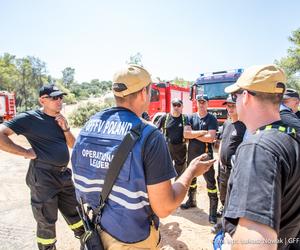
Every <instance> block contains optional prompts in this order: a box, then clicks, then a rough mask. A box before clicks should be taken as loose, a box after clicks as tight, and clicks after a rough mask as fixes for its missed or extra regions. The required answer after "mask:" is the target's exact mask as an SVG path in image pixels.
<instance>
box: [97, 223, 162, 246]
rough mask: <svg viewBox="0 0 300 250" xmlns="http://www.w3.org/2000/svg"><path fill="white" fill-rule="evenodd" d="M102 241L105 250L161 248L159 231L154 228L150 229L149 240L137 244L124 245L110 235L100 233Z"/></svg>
mask: <svg viewBox="0 0 300 250" xmlns="http://www.w3.org/2000/svg"><path fill="white" fill-rule="evenodd" d="M100 236H101V240H102V242H103V246H104V249H105V250H142V249H143V250H146V249H147V250H158V249H160V248H159V246H158V245H159V231H158V230H156V229H155V227H154V226H151V227H150V235H149V237H148V238H147V239H145V240H143V241H140V242H137V243H132V244H128V243H124V242H121V241H118V240H116V239H115V238H113V237H112V236H110V235H109V234H108V233H106V232H104V231H102V232H101V233H100Z"/></svg>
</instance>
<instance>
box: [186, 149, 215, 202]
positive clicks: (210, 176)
mask: <svg viewBox="0 0 300 250" xmlns="http://www.w3.org/2000/svg"><path fill="white" fill-rule="evenodd" d="M201 154H203V152H197V151H193V150H191V149H189V150H188V161H187V163H188V164H190V162H191V161H192V160H193V159H195V158H196V157H198V156H199V155H201ZM209 155H210V158H211V159H212V158H213V153H212V152H209ZM203 177H204V180H205V182H206V188H207V192H208V196H209V197H211V196H212V197H215V196H217V192H218V190H217V186H216V179H215V169H214V167H213V166H212V167H211V168H210V169H209V170H208V171H207V172H206V173H204V174H203ZM196 189H197V178H196V177H195V178H193V180H192V183H191V186H190V191H191V190H196Z"/></svg>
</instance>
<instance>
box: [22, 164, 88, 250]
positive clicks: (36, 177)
mask: <svg viewBox="0 0 300 250" xmlns="http://www.w3.org/2000/svg"><path fill="white" fill-rule="evenodd" d="M62 170H64V171H62ZM26 183H27V185H28V186H29V188H30V191H31V207H32V212H33V216H34V218H35V220H36V222H37V243H38V247H39V249H42V250H48V249H55V242H56V233H55V223H56V221H57V211H58V210H59V211H60V212H61V214H62V215H63V217H64V218H65V220H66V221H67V223H68V225H69V227H70V228H71V229H72V230H73V231H74V234H75V236H77V237H80V236H81V235H82V234H83V232H84V229H83V224H82V221H81V219H80V217H79V215H78V213H77V210H76V206H77V205H78V204H77V200H76V196H75V189H74V185H73V181H72V179H71V169H69V168H59V167H54V166H49V165H46V164H44V163H41V162H38V161H36V160H32V161H30V165H29V169H28V172H27V176H26Z"/></svg>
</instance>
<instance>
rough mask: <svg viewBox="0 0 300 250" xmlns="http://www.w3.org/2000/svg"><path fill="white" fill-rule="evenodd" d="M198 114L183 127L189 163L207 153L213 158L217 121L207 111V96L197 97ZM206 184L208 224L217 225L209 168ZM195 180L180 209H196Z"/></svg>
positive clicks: (213, 175) (213, 174) (205, 175)
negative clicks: (187, 141) (187, 143)
mask: <svg viewBox="0 0 300 250" xmlns="http://www.w3.org/2000/svg"><path fill="white" fill-rule="evenodd" d="M196 100H197V107H198V112H197V113H194V114H193V115H192V116H191V117H189V119H188V121H187V124H186V126H185V127H184V137H185V138H186V139H189V145H188V160H187V162H188V163H190V162H191V161H192V160H193V159H194V158H195V157H197V156H199V155H201V154H203V153H208V154H209V155H210V157H211V158H213V148H212V142H213V141H214V140H215V136H216V131H217V130H218V121H217V119H216V118H215V117H214V116H213V115H212V114H209V113H208V111H207V106H208V97H207V95H197V96H196ZM204 179H205V181H206V184H207V192H208V197H209V222H210V223H211V224H215V223H217V209H218V194H217V186H216V179H215V170H214V168H210V169H209V171H208V172H206V173H205V174H204ZM196 193H197V178H194V179H193V181H192V184H191V186H190V189H189V197H188V200H187V201H186V203H184V204H182V205H181V208H182V209H188V208H192V207H196V206H197V203H196Z"/></svg>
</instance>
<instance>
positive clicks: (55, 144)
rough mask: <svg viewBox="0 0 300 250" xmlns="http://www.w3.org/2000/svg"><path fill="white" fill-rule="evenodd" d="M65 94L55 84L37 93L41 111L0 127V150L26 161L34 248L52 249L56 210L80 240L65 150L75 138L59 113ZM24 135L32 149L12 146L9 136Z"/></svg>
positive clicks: (53, 247) (42, 88) (71, 144)
mask: <svg viewBox="0 0 300 250" xmlns="http://www.w3.org/2000/svg"><path fill="white" fill-rule="evenodd" d="M64 95H66V94H65V93H63V92H62V91H60V90H59V89H58V88H57V87H56V86H55V85H53V84H50V85H44V86H43V87H41V88H40V91H39V96H40V97H39V103H40V105H41V106H42V109H38V110H32V111H27V112H23V113H21V114H19V115H17V116H16V117H15V118H14V119H13V120H11V121H8V122H5V123H4V124H3V125H0V149H2V150H4V151H6V152H9V153H12V154H15V155H20V156H23V157H25V158H26V159H30V163H29V169H28V172H27V176H26V184H27V185H28V187H29V188H30V192H31V206H32V212H33V215H34V218H35V220H36V222H37V243H38V248H39V249H43V250H52V249H56V248H55V242H56V235H55V222H56V220H57V210H58V209H59V210H60V212H61V213H62V214H63V216H64V218H65V219H66V221H67V223H68V224H69V227H70V228H71V229H72V230H73V231H74V234H75V236H77V237H80V236H81V235H82V233H83V232H84V230H83V224H82V221H81V219H80V217H79V216H78V214H77V211H76V206H77V201H76V197H75V190H74V186H73V182H72V179H71V169H69V168H68V167H67V165H68V162H69V150H68V147H70V148H72V147H73V144H74V141H75V138H74V136H73V134H72V133H71V131H70V127H69V126H68V123H67V120H66V119H65V118H64V117H63V115H62V114H61V113H60V111H61V109H62V104H63V97H64ZM14 133H16V134H17V135H24V136H25V137H26V139H27V140H28V142H29V144H30V145H31V147H32V148H29V149H26V148H24V147H22V146H20V145H18V144H15V143H14V142H13V141H12V140H11V139H10V138H9V136H10V135H12V134H14Z"/></svg>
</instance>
